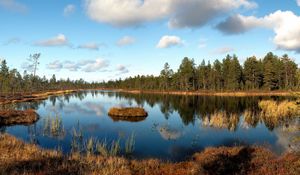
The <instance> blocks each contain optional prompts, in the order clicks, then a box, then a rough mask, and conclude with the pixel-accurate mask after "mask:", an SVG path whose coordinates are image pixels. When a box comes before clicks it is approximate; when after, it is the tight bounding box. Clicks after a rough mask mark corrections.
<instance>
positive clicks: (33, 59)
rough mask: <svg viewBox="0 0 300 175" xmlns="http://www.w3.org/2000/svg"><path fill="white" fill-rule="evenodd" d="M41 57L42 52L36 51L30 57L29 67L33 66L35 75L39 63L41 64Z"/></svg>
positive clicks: (34, 74)
mask: <svg viewBox="0 0 300 175" xmlns="http://www.w3.org/2000/svg"><path fill="white" fill-rule="evenodd" d="M40 57H41V53H35V54H33V55H30V56H29V58H28V62H29V67H30V68H32V73H33V77H35V76H36V70H37V67H38V65H39V64H40V62H39V59H40Z"/></svg>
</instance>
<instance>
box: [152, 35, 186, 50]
mask: <svg viewBox="0 0 300 175" xmlns="http://www.w3.org/2000/svg"><path fill="white" fill-rule="evenodd" d="M182 44H183V41H182V40H181V39H180V38H179V37H178V36H169V35H165V36H163V37H162V38H161V39H160V40H159V42H158V44H157V45H156V47H157V48H169V47H172V46H180V45H182Z"/></svg>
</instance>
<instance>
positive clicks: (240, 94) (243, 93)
mask: <svg viewBox="0 0 300 175" xmlns="http://www.w3.org/2000/svg"><path fill="white" fill-rule="evenodd" d="M102 90H115V91H118V92H125V93H131V94H162V95H184V96H224V97H226V96H228V97H251V96H298V95H300V91H235V92H234V91H158V90H128V89H102Z"/></svg>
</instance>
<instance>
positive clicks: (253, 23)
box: [217, 10, 300, 53]
mask: <svg viewBox="0 0 300 175" xmlns="http://www.w3.org/2000/svg"><path fill="white" fill-rule="evenodd" d="M256 27H262V28H268V29H272V30H273V31H274V33H275V36H274V38H273V42H274V44H275V45H276V46H277V48H279V49H283V50H290V51H296V52H298V53H300V16H297V15H295V14H294V13H293V12H291V11H280V10H278V11H276V12H274V13H271V14H269V15H267V16H265V17H262V18H257V17H255V16H242V15H236V16H234V17H230V18H228V19H227V20H226V21H224V22H222V23H220V24H219V25H218V26H217V28H218V29H219V30H221V31H222V32H224V33H225V34H237V33H243V32H246V31H249V30H251V29H253V28H256Z"/></svg>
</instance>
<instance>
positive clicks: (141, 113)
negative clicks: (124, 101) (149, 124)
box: [108, 107, 148, 118]
mask: <svg viewBox="0 0 300 175" xmlns="http://www.w3.org/2000/svg"><path fill="white" fill-rule="evenodd" d="M108 115H110V116H114V117H120V118H122V117H147V115H148V113H147V112H146V111H145V109H143V108H140V107H130V108H111V109H109V111H108Z"/></svg>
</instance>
